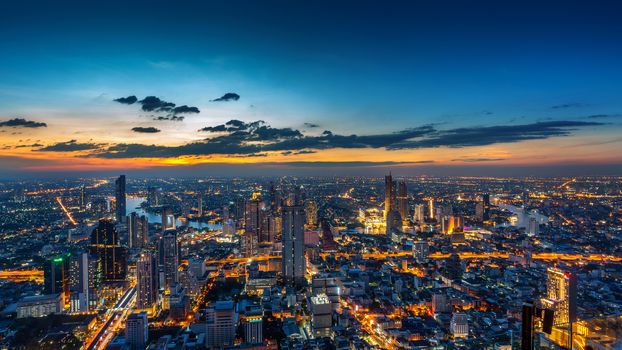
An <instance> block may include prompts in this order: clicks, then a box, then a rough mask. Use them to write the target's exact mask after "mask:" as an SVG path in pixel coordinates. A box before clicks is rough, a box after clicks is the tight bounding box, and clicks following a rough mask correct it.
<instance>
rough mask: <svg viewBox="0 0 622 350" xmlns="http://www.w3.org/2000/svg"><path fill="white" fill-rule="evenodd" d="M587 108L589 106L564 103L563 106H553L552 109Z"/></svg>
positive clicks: (578, 103)
mask: <svg viewBox="0 0 622 350" xmlns="http://www.w3.org/2000/svg"><path fill="white" fill-rule="evenodd" d="M586 106H587V104H585V103H580V102H570V103H563V104H560V105H555V106H551V109H567V108H579V107H586Z"/></svg>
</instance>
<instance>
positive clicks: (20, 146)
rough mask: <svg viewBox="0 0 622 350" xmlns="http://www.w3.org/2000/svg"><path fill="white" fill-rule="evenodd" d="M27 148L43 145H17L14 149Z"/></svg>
mask: <svg viewBox="0 0 622 350" xmlns="http://www.w3.org/2000/svg"><path fill="white" fill-rule="evenodd" d="M29 147H43V145H42V144H40V143H33V144H30V145H17V146H15V147H14V148H29Z"/></svg>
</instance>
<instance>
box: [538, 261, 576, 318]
mask: <svg viewBox="0 0 622 350" xmlns="http://www.w3.org/2000/svg"><path fill="white" fill-rule="evenodd" d="M546 273H547V279H546V297H545V298H542V300H541V301H542V304H543V306H545V307H546V308H549V309H553V310H554V311H555V316H554V324H555V325H567V324H568V323H569V322H574V321H576V317H577V276H576V274H574V273H572V272H570V271H564V270H562V269H559V268H556V267H549V268H548V269H547V270H546Z"/></svg>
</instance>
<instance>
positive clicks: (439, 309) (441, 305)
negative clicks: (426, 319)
mask: <svg viewBox="0 0 622 350" xmlns="http://www.w3.org/2000/svg"><path fill="white" fill-rule="evenodd" d="M451 310H452V306H451V303H450V302H449V300H448V299H447V295H445V294H443V293H434V294H432V313H433V314H435V315H438V314H447V313H450V312H451Z"/></svg>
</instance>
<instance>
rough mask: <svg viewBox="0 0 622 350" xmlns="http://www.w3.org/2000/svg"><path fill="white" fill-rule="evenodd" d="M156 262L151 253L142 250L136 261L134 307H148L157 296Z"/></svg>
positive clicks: (153, 302)
mask: <svg viewBox="0 0 622 350" xmlns="http://www.w3.org/2000/svg"><path fill="white" fill-rule="evenodd" d="M158 287H159V283H158V264H157V261H156V259H155V258H154V256H153V254H151V253H149V252H143V253H141V254H140V257H139V259H138V261H137V262H136V307H137V308H138V309H150V308H151V307H153V305H154V304H155V303H156V301H157V298H158Z"/></svg>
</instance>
